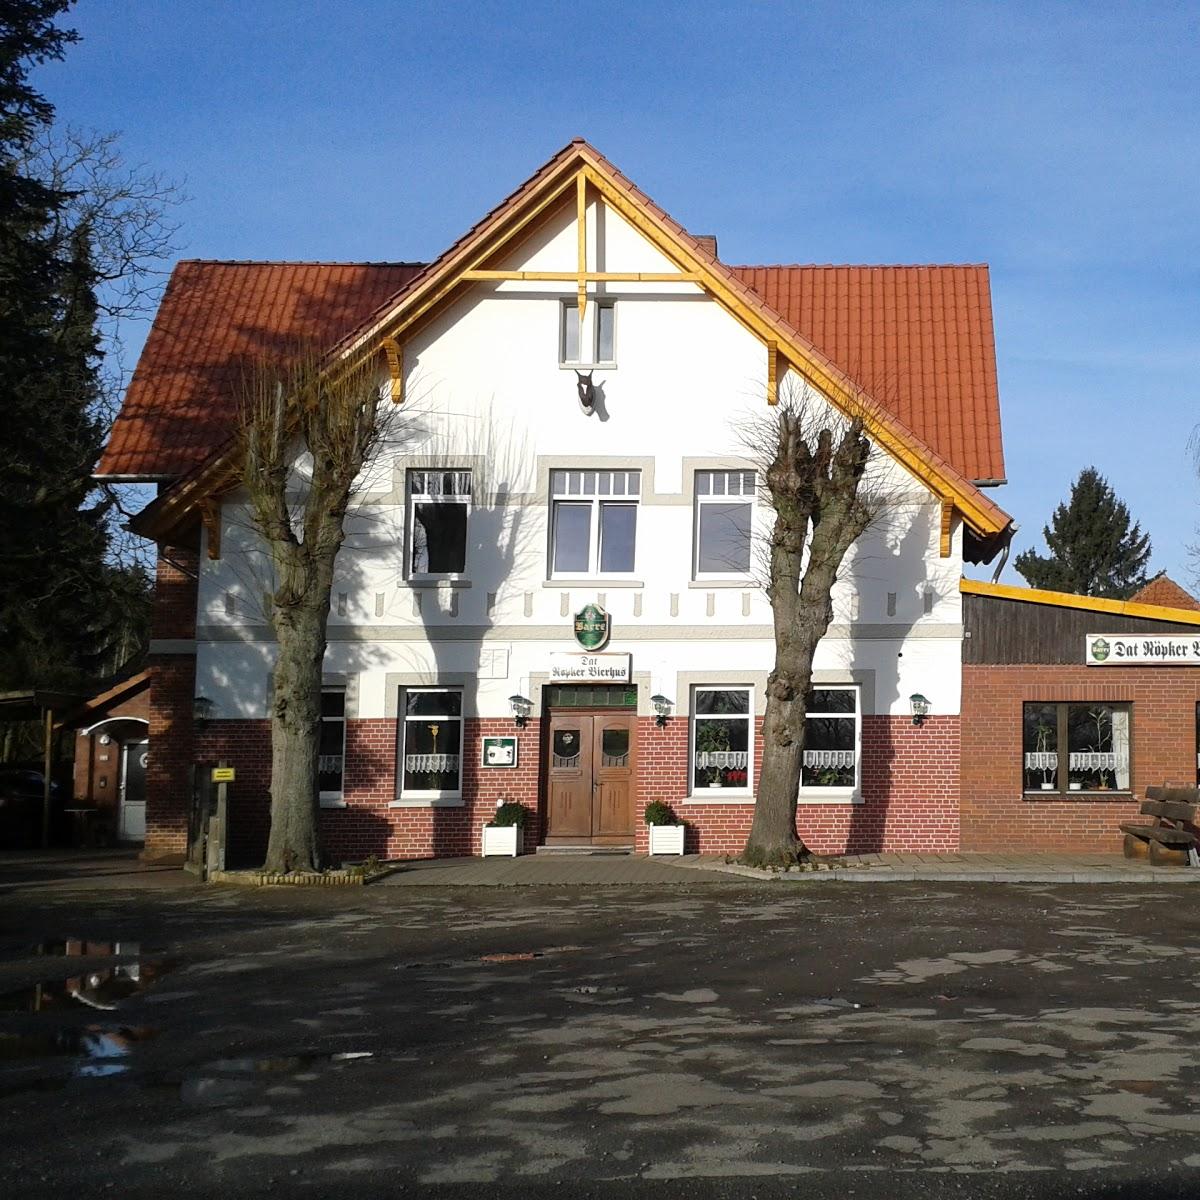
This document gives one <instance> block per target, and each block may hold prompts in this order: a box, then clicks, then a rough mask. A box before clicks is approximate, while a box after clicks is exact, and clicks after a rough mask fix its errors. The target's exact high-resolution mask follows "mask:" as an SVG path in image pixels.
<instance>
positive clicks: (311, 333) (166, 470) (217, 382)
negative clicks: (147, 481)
mask: <svg viewBox="0 0 1200 1200" xmlns="http://www.w3.org/2000/svg"><path fill="white" fill-rule="evenodd" d="M421 270H422V264H420V263H256V262H200V261H196V260H187V261H184V262H181V263H179V265H178V266H177V267H176V268H175V270H174V272H173V273H172V275H171V280H170V282H169V283H168V284H167V288H166V291H165V292H164V294H163V298H162V303H161V304H160V305H159V308H158V313H157V315H156V316H155V318H154V325H153V327H152V328H151V330H150V336H149V337H148V338H147V339H146V345H145V347H144V348H143V350H142V354H141V358H140V359H139V360H138V365H137V370H136V371H135V372H134V374H133V378H132V380H130V383H129V387H128V389H127V390H126V393H125V401H124V403H123V404H122V406H121V412H120V414H119V415H118V417H117V420H116V422H115V423H114V425H113V430H112V435H111V436H110V438H109V441H108V445H107V446H106V447H105V450H104V453H103V455H102V456H101V458H100V462H99V464H98V465H97V468H96V472H97V474H99V475H117V476H120V475H145V476H153V477H159V476H175V475H181V474H183V473H184V472H186V471H189V470H191V468H193V467H195V466H196V465H197V464H198V463H201V462H203V461H204V460H205V459H206V458H207V457H208V456H209V455H210V454H211V453H212V452H213V451H214V450H215V449H216V448H217V447H218V446H220V445H221V444H222V443H223V442H224V441H225V440H226V439H227V438H228V437H229V435H230V433H231V432H232V427H233V418H234V414H235V411H236V403H237V402H236V388H237V383H238V380H239V378H240V376H241V372H242V369H243V366H244V364H246V363H248V362H251V361H253V360H255V359H258V358H262V357H269V356H271V355H272V354H274V355H278V354H279V353H281V352H286V351H288V350H295V349H296V348H297V347H299V346H302V345H312V346H314V347H315V348H316V349H318V350H323V349H325V348H326V347H327V346H329V345H330V344H331V343H333V342H335V341H336V340H337V339H338V338H340V337H342V336H343V335H344V334H346V333H349V332H350V331H351V330H353V329H354V328H355V326H357V325H358V324H359V322H360V321H361V320H362V319H363V317H364V316H365V315H366V314H368V313H369V312H371V310H372V309H373V308H375V307H376V306H378V305H379V304H381V303H382V302H383V301H384V300H386V299H387V298H388V297H389V296H392V295H394V294H395V293H396V292H398V291H400V289H401V288H403V287H404V286H405V285H406V284H407V283H408V282H409V281H410V280H411V279H413V278H414V276H416V275H418V274H419V273H420V272H421Z"/></svg>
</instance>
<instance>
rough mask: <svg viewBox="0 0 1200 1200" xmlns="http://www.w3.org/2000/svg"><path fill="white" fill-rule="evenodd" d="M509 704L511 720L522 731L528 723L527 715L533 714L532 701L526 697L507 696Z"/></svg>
mask: <svg viewBox="0 0 1200 1200" xmlns="http://www.w3.org/2000/svg"><path fill="white" fill-rule="evenodd" d="M508 702H509V704H511V705H512V710H513V720H514V721H516V723H517V728H518V729H524V728H525V726H526V724H527V723H528V721H529V714H530V713H531V712H533V701H532V700H530V699H529V697H528V696H509V698H508Z"/></svg>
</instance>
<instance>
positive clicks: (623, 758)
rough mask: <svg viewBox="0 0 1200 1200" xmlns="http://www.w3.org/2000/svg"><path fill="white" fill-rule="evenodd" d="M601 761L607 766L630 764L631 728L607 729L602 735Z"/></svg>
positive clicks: (625, 765)
mask: <svg viewBox="0 0 1200 1200" xmlns="http://www.w3.org/2000/svg"><path fill="white" fill-rule="evenodd" d="M600 762H601V765H602V766H605V767H627V766H629V730H628V729H606V730H604V732H603V733H602V734H601V735H600Z"/></svg>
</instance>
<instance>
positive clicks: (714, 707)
mask: <svg viewBox="0 0 1200 1200" xmlns="http://www.w3.org/2000/svg"><path fill="white" fill-rule="evenodd" d="M690 742H691V746H690V751H689V758H690V762H691V794H692V795H693V796H700V797H712V798H717V797H726V796H729V795H731V794H732V795H737V796H742V797H748V796H751V795H753V794H754V692H753V689H752V688H749V687H729V686H726V685H724V684H722V685H720V686H713V687H694V688H693V689H692V719H691V737H690Z"/></svg>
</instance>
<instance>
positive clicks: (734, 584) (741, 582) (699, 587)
mask: <svg viewBox="0 0 1200 1200" xmlns="http://www.w3.org/2000/svg"><path fill="white" fill-rule="evenodd" d="M688 587H689V588H694V589H695V590H696V591H701V592H703V591H710V592H711V591H715V590H716V589H717V588H741V589H742V591H743V592H748V591H753V590H754V589H755V588H756V587H758V584H757V583H755V582H754V580H753V579H726V578H721V579H693V580H691V581H690V582H689V583H688Z"/></svg>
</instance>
